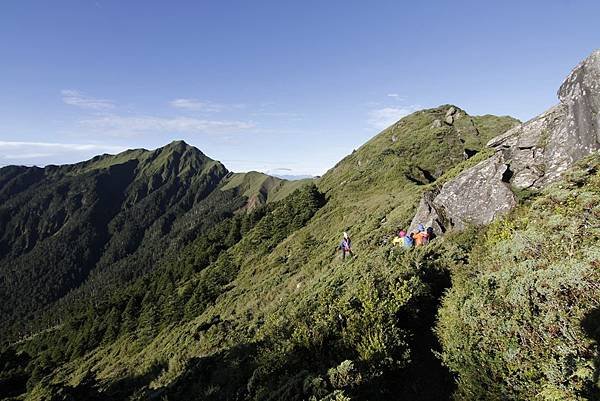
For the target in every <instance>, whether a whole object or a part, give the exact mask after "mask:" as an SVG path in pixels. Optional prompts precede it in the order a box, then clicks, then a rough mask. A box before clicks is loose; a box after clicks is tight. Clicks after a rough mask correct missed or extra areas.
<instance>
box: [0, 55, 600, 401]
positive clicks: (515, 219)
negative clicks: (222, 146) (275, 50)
mask: <svg viewBox="0 0 600 401" xmlns="http://www.w3.org/2000/svg"><path fill="white" fill-rule="evenodd" d="M598 54H599V53H594V54H593V55H592V57H591V58H590V59H588V60H587V61H586V62H584V63H582V64H581V65H580V66H578V67H577V68H576V69H575V70H574V72H573V73H572V74H571V76H570V78H569V79H568V80H567V83H566V84H564V85H563V87H562V88H563V89H564V88H567V89H564V90H563V89H561V92H560V94H561V97H560V98H561V106H559V108H560V109H561V110H562V111H561V113H559V115H558V117H556V118H554V117H552V118H551V121H550V120H548V119H547V118H549V117H548V114H544V115H543V116H541V117H539V118H536V119H534V120H532V121H530V122H527V123H524V124H520V123H519V122H518V121H516V120H514V119H512V118H510V117H494V116H491V115H486V116H470V115H468V114H467V112H466V111H464V110H461V109H460V108H458V107H456V106H451V105H444V106H440V107H438V108H435V109H429V110H423V111H419V112H416V113H413V114H411V115H409V116H407V117H405V118H403V119H402V120H400V121H398V122H397V123H395V124H393V125H392V126H390V127H389V128H387V129H386V130H384V131H383V132H381V133H380V134H379V135H377V136H376V137H374V138H373V139H372V140H370V141H369V142H367V143H366V144H364V145H363V146H361V147H360V148H359V149H357V150H355V151H354V152H353V153H352V154H350V155H348V156H347V157H346V158H344V159H343V160H342V161H340V162H339V163H338V164H337V165H336V166H335V167H333V168H332V169H331V170H330V171H328V172H327V173H326V174H325V175H324V176H323V177H322V178H320V179H317V180H315V181H309V182H306V183H286V182H283V183H282V182H280V181H278V180H276V179H273V178H270V177H268V176H264V175H262V174H260V173H248V174H245V175H236V174H228V173H227V172H226V171H225V172H224V174H223V175H222V176H220V177H221V178H220V180H219V185H217V186H215V189H217V190H213V191H211V192H210V194H208V195H207V196H206V197H204V198H202V199H203V200H200V201H199V205H202V203H203V202H208V200H209V198H210V197H211V196H215V197H216V198H215V199H218V202H220V203H223V204H225V203H226V202H223V200H227V202H231V203H232V204H235V207H233V208H229V209H230V212H229V213H228V214H226V215H223V218H221V219H214V223H213V224H211V225H206V226H204V228H202V229H198V230H196V231H195V232H193V233H191V234H190V235H189V236H181V235H178V236H177V237H176V238H178V239H177V240H174V241H175V243H176V244H177V246H175V247H170V248H169V247H165V249H166V250H165V251H164V252H163V251H162V250H160V249H159V248H151V249H159V250H158V251H156V252H159V251H160V252H163V253H161V258H160V260H159V261H158V262H157V263H153V264H152V265H151V266H150V268H149V270H147V271H148V273H147V274H144V275H141V276H137V277H135V278H132V279H131V280H129V281H123V284H122V285H121V286H120V288H114V287H110V288H108V287H107V289H106V290H105V291H106V293H107V296H106V297H104V298H97V300H98V301H97V302H91V303H87V304H85V308H80V309H76V310H73V312H72V313H71V314H70V315H69V316H63V319H62V320H61V321H60V322H59V323H60V324H56V323H57V322H52V321H49V322H48V323H47V324H46V325H45V326H43V327H44V328H46V330H43V331H38V332H36V333H35V334H34V335H32V336H30V337H28V338H24V339H22V340H21V341H19V342H16V343H13V344H10V345H8V346H6V347H4V348H3V349H2V353H1V355H0V357H1V359H0V360H1V361H2V364H1V365H0V369H1V370H0V395H2V397H5V398H7V399H11V398H10V397H14V398H12V399H15V398H16V399H20V400H53V401H54V400H148V399H160V400H171V401H173V400H190V399H201V400H261V401H263V400H298V401H300V400H315V401H325V400H328V401H331V400H340V401H341V400H343V401H345V400H397V399H402V400H414V401H417V400H418V401H423V400H425V401H427V400H431V401H434V400H435V401H438V400H439V401H441V400H443V401H448V400H450V399H454V400H460V401H475V400H477V401H480V400H489V401H499V400H503V401H522V400H536V401H537V400H540V401H557V400H578V401H580V400H598V399H600V383H599V381H598V378H599V377H600V357H599V355H600V349H599V345H598V344H599V342H600V314H599V310H600V302H599V300H600V292H599V285H598V283H599V282H600V262H599V261H600V254H599V253H598V250H597V249H598V244H599V243H600V223H599V222H600V209H599V208H598V204H599V201H600V159H599V158H600V156H599V155H598V153H596V152H594V146H595V145H594V143H595V142H594V141H595V140H596V139H597V134H598V131H597V127H598V126H599V125H598V113H597V110H598V108H597V106H598V104H599V103H598V93H599V92H598V91H599V89H600V77H599V75H598V74H596V72H595V68H596V67H595V66H596V65H597V62H596V60H597V57H598ZM568 88H571V89H568ZM577 88H579V89H577ZM565 94H572V96H571V95H565ZM582 96H583V97H582ZM565 99H566V100H565ZM553 115H554V114H553ZM539 121H544V123H543V124H538V122H539ZM540 127H541V128H540ZM556 127H560V128H559V129H555V128H556ZM532 132H533V133H534V134H535V135H533V137H535V138H537V139H536V141H535V144H533V145H532V144H531V141H529V142H527V141H525V139H531V138H530V137H529V136H528V135H529V134H527V133H532ZM538 134H539V135H538ZM533 137H532V138H533ZM494 138H496V139H494ZM573 138H575V139H573ZM573 140H575V142H577V144H579V143H581V144H583V145H584V146H579V145H574V144H573ZM526 142H527V143H526ZM488 143H489V146H486V144H488ZM135 152H138V153H135ZM139 152H141V153H139ZM134 153H135V154H137V156H136V157H135V158H134V159H136V160H138V159H141V155H142V154H145V153H144V152H143V151H134ZM551 155H554V156H551ZM556 155H562V156H560V157H558V156H556ZM586 156H587V157H586ZM118 157H119V158H120V159H119V160H121V163H119V164H118V165H119V166H122V165H126V164H127V163H128V160H130V159H129V158H128V156H127V153H126V154H123V155H119V156H118ZM500 158H502V159H501V162H500V163H499V162H498V160H500ZM531 158H533V159H531ZM94 160H96V159H94ZM532 160H533V161H532ZM89 163H90V165H89V166H88V167H85V168H84V167H83V165H81V166H80V165H78V166H79V167H73V166H71V167H65V169H71V170H73V171H78V172H79V171H85V174H92V173H94V174H99V172H102V173H106V174H107V173H108V172H107V171H106V170H107V167H106V166H105V165H103V164H102V163H104V162H103V159H98V160H96V161H92V162H89ZM94 163H98V164H97V165H99V166H102V167H101V168H99V169H98V168H94V167H93V166H94ZM109 164H110V163H109ZM111 165H112V164H111ZM203 165H204V164H203ZM215 165H217V164H215ZM90 166H91V167H90ZM556 166H558V167H556ZM198 168H200V167H198ZM213 168H214V167H213ZM11 169H12V170H11ZM11 169H8V170H6V172H4V171H3V174H5V176H6V177H9V176H10V175H11V174H15V175H16V174H21V173H22V172H23V170H22V169H21V170H19V168H11ZM71 170H70V171H71ZM108 170H110V167H109V168H108ZM150 170H153V171H154V169H150ZM525 170H527V171H525ZM11 171H14V172H11ZM19 171H21V172H19ZM27 171H30V172H29V173H28V174H30V175H26V176H23V178H22V179H21V180H23V181H24V182H28V183H29V184H28V185H33V184H31V183H34V182H37V181H36V179H37V178H36V177H37V176H36V175H35V174H39V171H38V170H27ZM202 171H204V168H202ZM219 171H220V170H219ZM507 171H509V173H507ZM531 172H534V173H535V177H536V178H535V179H534V180H533V182H531V185H523V186H520V183H524V182H525V181H527V180H526V179H524V177H525V178H527V177H530V178H531ZM555 172H556V173H557V174H554V173H555ZM34 173H35V174H34ZM78 174H80V173H78ZM3 176H4V175H3ZM76 176H77V174H76ZM86 177H87V176H86ZM2 180H5V179H4V178H3V179H2ZM38 181H39V180H38ZM3 182H4V181H3ZM78 182H79V181H78ZM86 182H87V181H86ZM94 182H95V181H94ZM203 182H204V181H203ZM528 182H529V181H528ZM538 184H539V185H538ZM86 185H89V184H86ZM500 186H501V188H500ZM126 188H128V187H126ZM498 188H500V189H498ZM499 191H500V192H499ZM97 192H100V191H97ZM15 193H16V192H15ZM67 193H69V192H68V191H67ZM85 193H86V194H87V193H88V192H87V191H86V192H85ZM90 193H94V192H90ZM119 193H120V192H119ZM125 193H127V194H128V193H129V192H127V191H125ZM442 194H449V195H448V197H447V198H443V199H451V200H452V201H453V202H454V204H458V205H462V206H463V209H462V210H467V211H469V213H471V212H473V213H480V215H482V216H485V221H477V220H472V219H470V218H464V219H463V218H462V217H461V216H458V215H456V214H455V213H454V209H452V208H450V207H447V205H448V203H443V205H441V206H440V204H441V202H439V196H440V195H442ZM227 195H231V196H232V198H227V197H226V196H227ZM7 199H8V198H7ZM111 199H112V198H111ZM204 199H205V200H204ZM502 199H505V200H506V199H508V200H509V202H508V207H504V208H501V207H500V206H501V205H506V204H507V203H502V202H499V200H500V201H501V200H502ZM461 200H462V201H461ZM461 202H462V203H461ZM82 204H85V205H90V201H89V200H86V202H85V203H83V202H82ZM92 204H93V203H92ZM201 207H203V206H199V207H198V208H197V209H190V210H193V211H194V213H191V212H186V213H185V214H183V215H182V216H184V217H182V220H177V219H174V220H173V224H171V225H169V227H173V228H172V229H170V230H166V231H165V233H166V234H164V235H163V236H162V237H161V241H162V242H166V243H167V244H168V240H169V239H170V238H171V237H169V235H171V234H170V233H171V232H173V233H177V231H174V230H175V228H177V227H179V226H178V225H177V222H181V224H182V227H187V225H186V224H187V223H188V221H189V222H190V223H191V225H190V227H193V226H194V222H195V221H203V219H204V217H203V216H210V214H206V213H213V212H214V211H216V210H219V208H218V207H216V206H215V207H210V208H209V207H206V208H205V209H202V208H201ZM15 210H16V209H15ZM69 210H70V209H69ZM86 210H87V209H86ZM231 210H235V211H236V213H234V212H233V211H231ZM415 212H416V217H415ZM5 213H6V214H4V216H7V217H10V216H12V215H13V213H8V212H5ZM25 215H26V214H25ZM25 215H23V216H25ZM191 216H193V218H192V217H191ZM413 217H414V218H413ZM22 218H25V217H22ZM194 219H197V220H194ZM411 220H412V224H413V225H414V224H416V223H417V222H426V223H427V222H429V221H431V222H432V223H434V226H435V228H436V231H437V233H438V234H441V233H442V232H443V231H445V232H446V234H445V235H443V236H438V237H437V238H436V239H435V240H433V241H432V242H431V243H430V244H429V245H427V246H422V247H416V248H410V249H405V248H400V247H395V246H393V245H392V244H391V243H390V239H391V237H392V236H393V235H395V233H396V232H397V231H398V229H400V228H406V227H408V226H409V224H411ZM428 220H429V221H428ZM472 223H488V224H487V225H477V224H472ZM16 224H17V221H15V222H14V223H13V225H16ZM163 226H164V225H163ZM111 227H112V226H111ZM161 227H162V226H161ZM14 230H16V229H14ZM14 230H13V231H14ZM344 231H346V232H348V233H349V234H350V236H351V238H352V244H353V252H354V256H353V257H348V258H346V259H342V258H341V255H340V252H339V250H338V246H339V242H340V240H341V236H342V233H343V232H344ZM15 232H16V231H15ZM146 232H147V231H146ZM182 232H185V231H182ZM115 233H117V231H115ZM15 238H16V237H15ZM111 238H112V232H111V235H108V240H107V241H106V243H110V239H111ZM174 238H175V237H174ZM181 238H186V240H185V241H183V240H182V239H181ZM165 239H166V240H165ZM11 241H12V240H11ZM11 241H8V242H6V244H8V245H11V244H13V242H11ZM29 241H31V240H29ZM21 243H23V244H27V243H28V242H27V241H26V240H21ZM161 246H165V245H161ZM33 249H35V247H34V248H33ZM103 249H108V248H106V247H104V248H103ZM30 252H32V251H28V253H30ZM150 254H151V255H155V253H154V251H153V252H150ZM24 255H26V253H25V254H24ZM20 257H21V256H19V255H18V256H17V258H20ZM78 257H79V256H78ZM116 263H118V261H117V262H116ZM128 266H129V265H128ZM103 282H104V279H103ZM82 288H85V284H84V286H82ZM75 293H76V291H75ZM64 299H65V300H67V299H69V298H68V297H67V298H64ZM65 302H66V301H65ZM44 315H47V314H44Z"/></svg>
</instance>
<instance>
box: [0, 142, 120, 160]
mask: <svg viewBox="0 0 600 401" xmlns="http://www.w3.org/2000/svg"><path fill="white" fill-rule="evenodd" d="M125 149H127V148H126V147H125V146H114V145H103V144H96V143H56V142H22V141H0V165H4V164H21V165H32V164H33V165H38V166H43V165H46V164H63V163H75V162H79V161H81V160H85V159H89V158H90V157H92V156H95V155H97V154H99V153H119V152H122V151H124V150H125ZM3 161H5V163H3Z"/></svg>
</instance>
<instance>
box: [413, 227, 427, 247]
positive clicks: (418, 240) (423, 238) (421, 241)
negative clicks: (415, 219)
mask: <svg viewBox="0 0 600 401" xmlns="http://www.w3.org/2000/svg"><path fill="white" fill-rule="evenodd" d="M417 230H418V231H417V233H416V234H415V235H414V239H415V246H422V245H427V244H428V243H429V234H427V231H426V230H425V226H424V225H423V224H419V225H418V226H417Z"/></svg>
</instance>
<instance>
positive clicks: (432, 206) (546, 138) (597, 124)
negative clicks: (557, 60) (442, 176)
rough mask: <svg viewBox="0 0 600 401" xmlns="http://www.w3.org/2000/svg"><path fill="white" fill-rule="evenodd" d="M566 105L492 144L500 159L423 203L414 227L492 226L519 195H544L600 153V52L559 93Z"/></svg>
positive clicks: (481, 165) (466, 173)
mask: <svg viewBox="0 0 600 401" xmlns="http://www.w3.org/2000/svg"><path fill="white" fill-rule="evenodd" d="M558 98H559V100H560V103H559V104H558V105H556V106H554V107H552V108H551V109H550V110H548V111H546V112H545V113H543V114H541V115H540V116H538V117H535V118H534V119H532V120H530V121H528V122H526V123H524V124H520V125H518V126H517V127H515V128H513V129H511V130H509V131H507V132H506V133H505V134H503V135H501V136H499V137H496V138H494V139H492V140H491V141H490V142H489V143H488V144H487V146H488V147H491V148H493V149H494V150H495V151H496V152H495V154H494V155H493V156H492V157H491V158H489V159H488V160H485V161H483V162H481V163H479V164H477V165H475V166H474V167H472V168H470V169H468V170H466V171H464V172H463V173H461V174H460V175H458V176H457V177H456V178H455V179H453V180H451V181H449V182H447V183H446V184H444V185H443V186H442V188H441V189H440V190H438V191H432V192H429V193H427V194H425V196H424V197H423V199H422V200H421V203H420V205H419V208H418V210H417V213H416V215H415V217H414V219H413V222H412V224H411V227H410V228H411V229H414V228H415V227H416V225H417V224H419V223H424V224H427V225H430V226H432V227H433V228H434V229H436V230H438V232H444V231H446V230H448V229H450V228H455V229H459V230H460V229H463V228H464V227H465V226H466V225H468V224H488V223H490V222H491V221H492V220H493V219H494V218H495V217H496V216H498V215H499V214H502V213H505V212H507V211H509V210H511V209H512V208H513V207H514V206H515V205H516V198H515V195H514V193H513V190H515V189H516V190H521V189H540V188H542V187H544V186H546V185H548V184H549V183H551V182H553V181H555V180H556V179H557V178H558V177H559V176H560V175H561V173H562V172H564V171H565V170H566V169H567V168H568V167H570V166H571V165H573V163H575V162H576V161H577V160H580V159H582V158H583V157H585V156H587V155H589V154H591V153H593V152H595V151H597V150H599V149H600V50H596V51H595V52H594V53H592V54H591V55H590V56H589V57H588V58H587V59H586V60H584V61H583V62H581V63H580V64H579V65H578V66H577V67H575V69H573V71H572V72H571V73H570V74H569V76H568V77H567V78H566V79H565V81H564V82H563V84H562V85H561V86H560V88H559V90H558Z"/></svg>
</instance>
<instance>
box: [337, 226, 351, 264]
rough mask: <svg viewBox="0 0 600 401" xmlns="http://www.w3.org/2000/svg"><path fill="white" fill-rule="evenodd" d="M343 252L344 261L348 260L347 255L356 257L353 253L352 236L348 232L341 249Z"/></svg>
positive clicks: (345, 233) (345, 234)
mask: <svg viewBox="0 0 600 401" xmlns="http://www.w3.org/2000/svg"><path fill="white" fill-rule="evenodd" d="M339 249H341V250H342V260H345V259H346V255H350V256H354V254H353V253H352V241H351V240H350V236H349V235H348V233H347V232H345V231H344V239H343V240H342V243H341V244H340V248H339Z"/></svg>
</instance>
